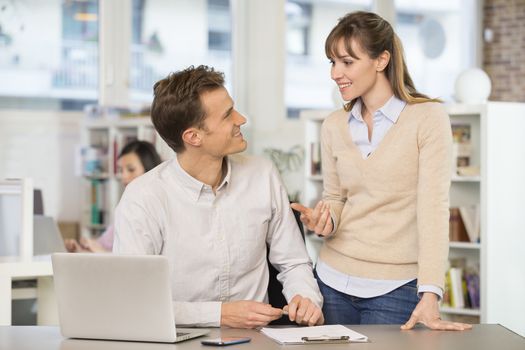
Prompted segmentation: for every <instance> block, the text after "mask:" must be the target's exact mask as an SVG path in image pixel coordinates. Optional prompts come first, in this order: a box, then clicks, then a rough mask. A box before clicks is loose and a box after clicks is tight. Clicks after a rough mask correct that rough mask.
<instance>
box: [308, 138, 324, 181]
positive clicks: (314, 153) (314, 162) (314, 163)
mask: <svg viewBox="0 0 525 350" xmlns="http://www.w3.org/2000/svg"><path fill="white" fill-rule="evenodd" d="M310 155H311V156H310V174H311V175H320V174H321V144H320V143H319V142H312V143H310Z"/></svg>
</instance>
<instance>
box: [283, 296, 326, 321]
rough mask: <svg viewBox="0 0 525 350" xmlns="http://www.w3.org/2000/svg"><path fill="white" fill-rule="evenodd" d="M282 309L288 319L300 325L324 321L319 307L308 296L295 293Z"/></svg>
mask: <svg viewBox="0 0 525 350" xmlns="http://www.w3.org/2000/svg"><path fill="white" fill-rule="evenodd" d="M283 310H284V311H285V312H288V317H289V318H290V321H292V322H296V323H297V324H300V325H308V326H318V325H322V324H323V323H324V316H323V313H322V311H321V309H320V308H319V307H318V306H317V305H315V304H314V303H312V301H311V300H310V299H308V298H303V297H302V296H300V295H296V296H294V297H293V298H292V301H290V303H289V304H288V305H286V306H285V307H284V308H283Z"/></svg>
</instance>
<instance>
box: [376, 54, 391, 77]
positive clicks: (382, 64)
mask: <svg viewBox="0 0 525 350" xmlns="http://www.w3.org/2000/svg"><path fill="white" fill-rule="evenodd" d="M388 62H390V52H389V51H387V50H385V51H383V52H381V54H380V55H379V56H378V57H377V68H376V70H377V71H378V72H382V71H384V70H385V68H386V66H387V65H388Z"/></svg>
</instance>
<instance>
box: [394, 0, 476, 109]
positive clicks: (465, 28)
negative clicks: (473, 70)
mask: <svg viewBox="0 0 525 350" xmlns="http://www.w3.org/2000/svg"><path fill="white" fill-rule="evenodd" d="M475 3H476V2H475V1H474V0H468V1H465V0H446V1H445V0H444V1H439V2H421V1H415V0H396V1H395V4H396V11H397V25H396V32H397V33H398V35H399V37H400V39H401V41H402V43H403V47H404V50H405V58H406V61H407V66H408V70H409V72H410V75H411V76H412V79H413V80H414V84H415V85H416V88H417V89H418V91H421V92H423V93H425V94H427V95H429V96H431V97H438V98H441V99H443V100H446V101H450V100H452V99H453V94H454V84H455V81H456V78H457V76H458V75H459V73H461V71H463V70H464V69H466V68H469V67H472V66H475V63H476V47H475V43H476V32H475V30H476V29H475V27H476V26H475V23H474V22H475V16H476V13H477V11H476V9H475V6H476V4H475Z"/></svg>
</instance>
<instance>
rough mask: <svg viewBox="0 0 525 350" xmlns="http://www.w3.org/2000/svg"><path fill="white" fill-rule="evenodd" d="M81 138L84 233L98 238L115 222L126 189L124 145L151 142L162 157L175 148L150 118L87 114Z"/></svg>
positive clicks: (165, 156)
mask: <svg viewBox="0 0 525 350" xmlns="http://www.w3.org/2000/svg"><path fill="white" fill-rule="evenodd" d="M81 137H82V140H81V142H82V147H81V149H80V150H79V156H78V159H79V161H78V163H77V167H78V170H77V173H78V174H80V175H81V176H82V178H83V179H84V181H83V183H84V184H83V192H82V198H81V203H82V205H81V208H82V215H81V222H80V228H81V235H82V236H84V237H96V236H99V235H100V234H102V233H103V232H104V231H105V230H106V228H107V227H108V225H109V224H110V223H112V222H113V213H114V209H115V207H116V206H117V204H118V201H119V199H120V196H121V194H122V191H123V190H124V188H123V187H122V185H121V182H120V174H119V173H118V169H117V157H118V154H119V153H120V150H121V149H122V147H123V146H124V145H126V144H127V143H128V142H130V141H132V140H144V141H149V142H151V143H153V144H154V145H155V148H156V149H157V151H158V152H159V154H160V156H161V158H162V159H163V160H164V159H167V158H169V157H171V155H172V151H171V149H170V148H169V146H168V145H167V144H166V143H165V142H164V141H163V140H162V138H161V137H160V136H159V135H158V134H157V132H156V131H155V128H154V127H153V124H152V123H151V120H150V118H149V117H121V118H118V117H113V118H105V117H98V118H88V117H86V119H85V120H84V122H83V123H82V133H81Z"/></svg>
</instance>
